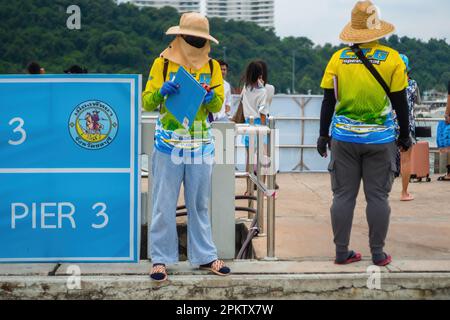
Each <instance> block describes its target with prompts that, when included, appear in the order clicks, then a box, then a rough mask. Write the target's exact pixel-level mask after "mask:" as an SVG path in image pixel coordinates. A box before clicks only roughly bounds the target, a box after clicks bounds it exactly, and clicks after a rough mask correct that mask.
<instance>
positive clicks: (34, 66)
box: [27, 61, 45, 74]
mask: <svg viewBox="0 0 450 320" xmlns="http://www.w3.org/2000/svg"><path fill="white" fill-rule="evenodd" d="M27 72H28V74H45V69H44V68H42V67H41V66H40V65H39V63H37V62H35V61H33V62H30V63H29V64H28V66H27Z"/></svg>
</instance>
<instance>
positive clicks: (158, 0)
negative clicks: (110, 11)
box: [117, 0, 201, 13]
mask: <svg viewBox="0 0 450 320" xmlns="http://www.w3.org/2000/svg"><path fill="white" fill-rule="evenodd" d="M124 2H129V3H132V4H134V5H136V6H138V7H153V8H158V9H159V8H162V7H167V6H169V7H174V8H175V9H177V10H178V11H179V12H181V13H183V12H191V11H193V12H200V3H201V0H194V1H182V0H117V3H124Z"/></svg>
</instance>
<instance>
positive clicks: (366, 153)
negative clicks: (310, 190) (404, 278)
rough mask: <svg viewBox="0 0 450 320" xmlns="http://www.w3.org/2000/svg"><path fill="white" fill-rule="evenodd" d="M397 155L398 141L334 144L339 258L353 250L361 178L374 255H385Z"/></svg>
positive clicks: (335, 230)
mask: <svg viewBox="0 0 450 320" xmlns="http://www.w3.org/2000/svg"><path fill="white" fill-rule="evenodd" d="M396 152H397V146H396V143H395V142H392V143H388V144H379V145H366V144H356V143H347V142H341V141H336V140H333V141H332V143H331V162H330V165H329V168H328V170H329V171H330V174H331V185H332V189H333V194H334V198H333V205H332V207H331V221H332V225H333V233H334V243H335V245H336V254H337V256H341V257H342V255H345V254H347V252H348V250H349V248H348V246H349V243H350V234H351V230H352V223H353V213H354V210H355V205H356V198H357V196H358V192H359V189H360V185H361V179H362V181H363V183H364V193H365V196H366V201H367V209H366V215H367V222H368V224H369V244H370V249H371V252H372V255H375V254H381V253H383V248H384V244H385V239H386V236H387V232H388V228H389V217H390V214H391V208H390V206H389V193H390V192H391V190H392V184H393V182H394V174H395V171H396V161H395V157H396Z"/></svg>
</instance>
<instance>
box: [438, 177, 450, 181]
mask: <svg viewBox="0 0 450 320" xmlns="http://www.w3.org/2000/svg"><path fill="white" fill-rule="evenodd" d="M447 177H448V176H442V177H439V178H438V181H450V178H447Z"/></svg>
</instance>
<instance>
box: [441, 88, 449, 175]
mask: <svg viewBox="0 0 450 320" xmlns="http://www.w3.org/2000/svg"><path fill="white" fill-rule="evenodd" d="M447 93H448V95H447V109H446V110H445V116H444V117H445V122H446V123H447V124H450V81H449V82H448V87H447ZM438 180H439V181H447V182H448V181H450V152H448V153H447V175H445V176H442V177H439V179H438Z"/></svg>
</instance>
